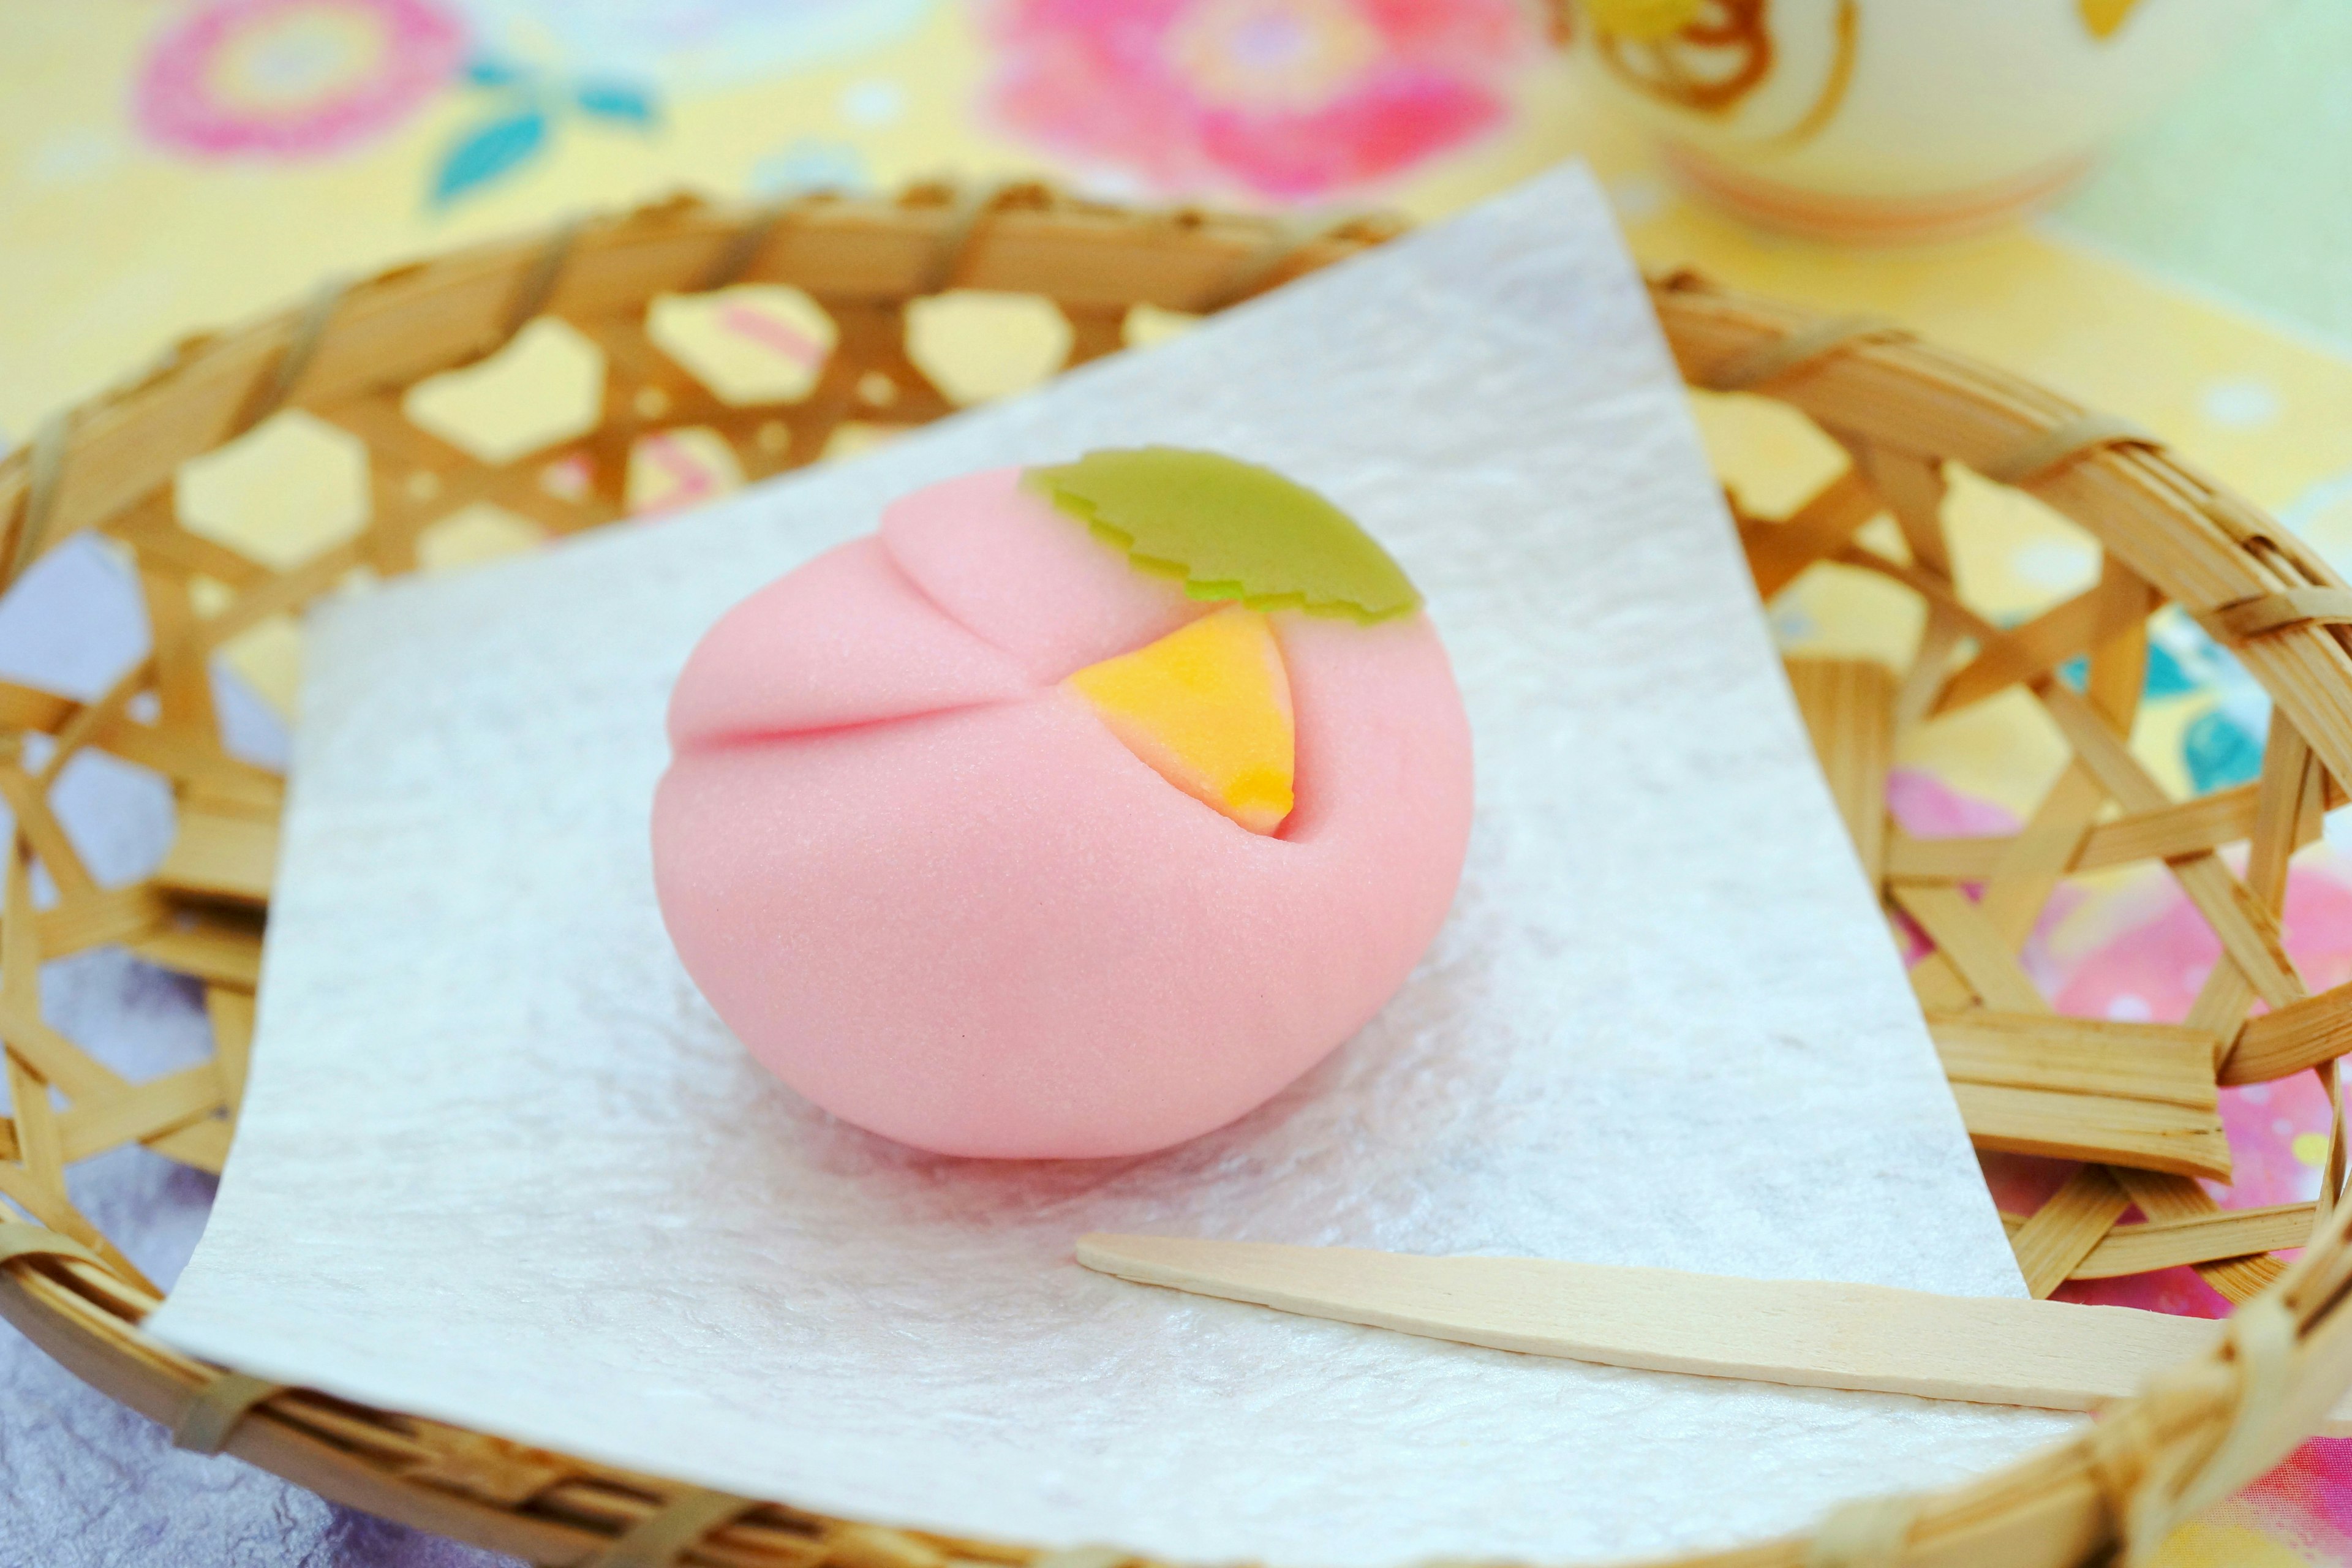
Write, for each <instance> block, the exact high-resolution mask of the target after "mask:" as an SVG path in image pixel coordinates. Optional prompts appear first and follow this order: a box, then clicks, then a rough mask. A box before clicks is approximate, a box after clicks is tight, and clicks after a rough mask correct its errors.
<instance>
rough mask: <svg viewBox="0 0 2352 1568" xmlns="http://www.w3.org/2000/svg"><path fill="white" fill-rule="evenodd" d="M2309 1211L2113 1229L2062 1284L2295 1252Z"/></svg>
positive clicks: (2283, 1207)
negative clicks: (2291, 1249)
mask: <svg viewBox="0 0 2352 1568" xmlns="http://www.w3.org/2000/svg"><path fill="white" fill-rule="evenodd" d="M2313 1209H2314V1205H2310V1204H2274V1205H2269V1206H2266V1207H2263V1208H2252V1209H2230V1210H2227V1211H2225V1212H2222V1213H2219V1214H2208V1215H2189V1216H2188V1217H2186V1218H2182V1219H2168V1220H2148V1221H2147V1222H2145V1223H2143V1224H2140V1225H2119V1226H2116V1227H2115V1228H2114V1229H2113V1230H2110V1231H2108V1232H2107V1234H2106V1235H2105V1237H2103V1238H2101V1240H2100V1242H2099V1245H2098V1246H2096V1247H2093V1248H2092V1249H2091V1251H2090V1255H2089V1256H2088V1257H2086V1258H2084V1259H2083V1261H2082V1262H2080V1263H2078V1264H2076V1265H2075V1266H2074V1273H2072V1274H2071V1275H2069V1276H2068V1278H2069V1279H2116V1278H2117V1277H2119V1276H2122V1275H2126V1274H2145V1273H2147V1272H2148V1271H2149V1270H2150V1269H2155V1268H2179V1266H2180V1265H2182V1264H2185V1263H2213V1262H2219V1261H2222V1260H2224V1259H2229V1258H2245V1257H2249V1256H2251V1255H2252V1254H2255V1253H2263V1252H2272V1251H2275V1250H2277V1249H2279V1248H2281V1247H2300V1246H2302V1245H2303V1243H2304V1241H2305V1239H2306V1238H2307V1237H2309V1236H2310V1235H2311V1220H2312V1214H2313Z"/></svg>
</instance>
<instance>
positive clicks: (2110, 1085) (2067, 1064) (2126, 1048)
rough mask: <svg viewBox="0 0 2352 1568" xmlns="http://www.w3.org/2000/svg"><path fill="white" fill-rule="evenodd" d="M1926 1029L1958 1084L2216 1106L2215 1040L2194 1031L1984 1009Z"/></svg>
mask: <svg viewBox="0 0 2352 1568" xmlns="http://www.w3.org/2000/svg"><path fill="white" fill-rule="evenodd" d="M1927 1032H1928V1033H1929V1034H1930V1035H1931V1036H1933V1037H1934V1038H1935V1042H1936V1050H1937V1055H1938V1056H1940V1057H1941V1058H1943V1063H1944V1071H1945V1073H1946V1074H1947V1075H1948V1077H1950V1078H1951V1079H1953V1081H1955V1082H1958V1083H1985V1084H2007V1085H2010V1086H2011V1087H2014V1088H2018V1089H2051V1090H2057V1091H2063V1092H2067V1093H2073V1094H2104V1095H2108V1096H2111V1097H2113V1098H2115V1099H2118V1100H2152V1101H2156V1102H2158V1103H2160V1104H2166V1105H2178V1106H2184V1107H2187V1108H2189V1109H2190V1110H2205V1111H2211V1110H2213V1109H2214V1106H2215V1104H2216V1103H2217V1102H2216V1099H2215V1094H2214V1084H2213V1052H2214V1047H2215V1044H2216V1042H2215V1038H2214V1037H2212V1036H2210V1035H2207V1034H2202V1033H2200V1032H2199V1031H2197V1030H2194V1029H2187V1028H2175V1027H2170V1026H2166V1025H2162V1024H2126V1023H2109V1022H2105V1021H2103V1020H2095V1019H2090V1018H2061V1017H2057V1016H2052V1015H2049V1014H2042V1013H1995V1012H1989V1011H1978V1012H1969V1013H1959V1014H1947V1015H1944V1016H1931V1017H1930V1018H1929V1019H1928V1020H1927ZM2215 1125H2216V1128H2217V1130H2218V1127H2219V1122H2218V1121H2217V1122H2216V1123H2215Z"/></svg>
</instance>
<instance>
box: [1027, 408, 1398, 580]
mask: <svg viewBox="0 0 2352 1568" xmlns="http://www.w3.org/2000/svg"><path fill="white" fill-rule="evenodd" d="M1026 480H1027V482H1028V484H1029V485H1030V486H1031V487H1032V488H1034V489H1036V490H1037V491H1038V492H1040V493H1041V494H1043V495H1044V496H1045V497H1046V499H1048V500H1051V501H1052V502H1053V503H1054V504H1055V506H1056V507H1059V508H1060V509H1061V510H1064V511H1066V512H1067V513H1069V514H1070V515H1071V516H1072V517H1075V518H1076V519H1077V520H1078V521H1081V522H1084V523H1085V524H1086V525H1087V527H1088V528H1089V529H1091V530H1092V531H1094V533H1095V535H1096V537H1097V538H1099V539H1102V540H1104V541H1106V542H1109V543H1111V544H1114V545H1116V546H1118V548H1119V549H1121V550H1124V551H1125V552H1127V554H1128V559H1129V560H1130V561H1132V562H1133V563H1135V564H1136V565H1137V566H1138V567H1140V568H1141V569H1142V570H1144V571H1146V572H1155V573H1160V574H1163V575H1166V576H1171V577H1176V578H1180V579H1181V580H1182V582H1183V584H1184V592H1185V593H1186V594H1188V595H1191V596H1192V597H1193V598H1195V599H1238V600H1240V601H1241V602H1242V603H1243V604H1244V605H1249V606H1250V608H1252V609H1254V610H1289V609H1297V610H1305V611H1307V612H1308V613H1309V614H1311V615H1318V616H1346V617H1348V618H1349V619H1351V620H1357V621H1362V622H1366V623H1368V624H1369V623H1370V622H1373V621H1384V620H1388V619H1390V618H1391V617H1393V616H1403V615H1409V614H1411V613H1412V611H1414V610H1416V609H1419V608H1420V607H1421V595H1420V593H1419V592H1418V591H1417V590H1415V589H1414V587H1413V585H1412V579H1411V578H1409V577H1407V576H1406V575H1405V574H1404V570H1403V568H1402V567H1400V566H1399V565H1398V564H1397V563H1395V562H1394V561H1393V560H1391V559H1390V556H1389V552H1387V551H1385V550H1382V549H1381V547H1380V545H1379V544H1377V543H1375V542H1373V540H1372V536H1371V535H1370V534H1369V533H1366V532H1365V531H1363V530H1362V529H1361V528H1360V527H1358V526H1357V524H1356V520H1355V519H1354V518H1351V517H1349V515H1348V514H1347V513H1346V512H1344V511H1341V510H1339V508H1338V507H1336V506H1333V505H1332V504H1331V503H1330V502H1329V501H1328V500H1324V499H1323V498H1322V497H1321V496H1318V495H1317V494H1316V493H1315V492H1314V491H1313V490H1310V489H1307V488H1306V487H1305V486H1303V485H1297V484H1293V483H1292V482H1291V481H1290V480H1288V479H1284V478H1283V477H1282V476H1281V475H1280V474H1277V473H1276V472H1275V471H1274V470H1273V469H1271V468H1259V467H1258V466H1257V465H1256V464H1255V463H1244V462H1242V461H1241V460H1240V459H1238V458H1227V457H1223V456H1222V455H1220V454H1218V453H1215V452H1192V451H1185V450H1182V449H1181V448H1179V447H1141V448H1139V449H1137V450H1132V451H1102V452H1089V453H1087V455H1086V456H1085V457H1083V458H1079V459H1078V460H1077V461H1076V462H1075V463H1064V464H1061V465H1058V466H1057V467H1054V468H1032V469H1030V470H1029V471H1028V474H1027V475H1026Z"/></svg>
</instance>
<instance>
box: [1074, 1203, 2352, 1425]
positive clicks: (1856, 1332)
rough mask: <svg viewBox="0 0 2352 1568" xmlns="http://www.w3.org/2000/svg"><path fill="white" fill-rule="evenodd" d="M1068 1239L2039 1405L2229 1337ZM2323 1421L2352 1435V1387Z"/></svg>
mask: <svg viewBox="0 0 2352 1568" xmlns="http://www.w3.org/2000/svg"><path fill="white" fill-rule="evenodd" d="M1076 1251H1077V1260H1078V1262H1079V1263H1080V1264H1082V1265H1084V1266H1085V1267H1087V1268H1091V1269H1094V1270H1096V1271H1097V1272H1098V1273H1103V1274H1109V1275H1113V1276H1116V1277H1117V1278H1118V1279H1126V1280H1129V1281H1132V1282H1134V1283H1136V1284H1139V1285H1155V1286H1161V1287H1166V1288H1169V1289H1178V1290H1184V1291H1188V1292H1191V1293H1192V1294H1195V1295H1202V1296H1213V1297H1221V1298H1223V1299H1224V1300H1231V1301H1240V1302H1244V1303H1248V1304H1251V1305H1255V1306H1261V1307H1271V1308H1274V1309H1276V1310H1280V1311H1286V1312H1296V1313H1299V1314H1302V1315H1304V1316H1307V1317H1315V1318H1328V1319H1333V1320H1336V1321H1340V1322H1349V1323H1360V1324H1362V1325H1364V1326H1366V1327H1368V1328H1377V1329H1388V1330H1392V1331H1397V1332H1401V1333H1408V1334H1416V1335H1420V1336H1423V1337H1424V1338H1429V1339H1438V1340H1451V1341H1454V1342H1458V1343H1462V1344H1470V1345H1480V1346H1484V1347H1486V1348H1487V1349H1489V1350H1501V1351H1515V1352H1520V1353H1522V1354H1528V1355H1538V1356H1553V1357H1559V1358H1561V1359H1565V1360H1570V1361H1581V1362H1592V1363H1601V1364H1602V1365H1607V1366H1623V1367H1636V1368H1642V1369H1644V1370H1647V1371H1652V1372H1675V1373H1696V1374H1698V1375H1701V1376H1707V1377H1727V1378H1735V1379H1740V1380H1743V1381H1748V1382H1756V1383H1777V1384H1789V1385H1793V1386H1797V1387H1813V1388H1843V1389H1852V1390H1856V1391H1860V1392H1868V1393H1878V1394H1913V1395H1916V1396H1921V1397H1925V1398H1929V1399H1948V1400H1961V1401H1966V1402H1969V1403H1973V1404H1985V1405H2030V1406H2037V1407H2039V1408H2042V1409H2045V1410H2095V1409H2097V1408H2098V1407H2099V1406H2100V1405H2104V1404H2105V1403H2107V1402H2108V1401H2110V1400H2115V1399H2120V1398H2125V1397H2127V1396H2129V1395H2130V1394H2134V1393H2136V1392H2137V1390H2138V1389H2139V1388H2140V1387H2141V1386H2142V1385H2143V1384H2145V1383H2146V1381H2147V1378H2148V1377H2149V1376H2150V1375H2152V1374H2154V1373H2158V1372H2160V1371H2163V1370H2164V1369H2166V1368H2168V1367H2170V1366H2175V1365H2179V1364H2180V1363H2185V1362H2187V1361H2189V1360H2190V1359H2191V1358H2192V1357H2194V1356H2196V1355H2199V1354H2200V1353H2203V1352H2208V1351H2210V1348H2211V1346H2212V1343H2213V1341H2214V1337H2215V1336H2216V1335H2218V1334H2219V1333H2220V1332H2221V1329H2220V1326H2219V1325H2218V1324H2215V1323H2212V1322H2210V1321H2206V1320H2204V1319H2200V1318H2179V1317H2173V1316H2170V1315H2168V1314H2166V1313H2162V1312H2145V1311H2138V1310H2132V1309H2128V1308H2121V1307H2089V1306H2071V1305H2068V1304H2066V1303H2064V1302H2060V1301H2035V1300H2025V1299H2023V1298H2011V1297H1963V1296H1942V1295H1937V1294H1935V1293H1933V1292H1929V1291H1924V1290H1904V1289H1893V1288H1890V1287H1886V1286H1880V1285H1851V1284H1841V1283H1837V1282H1835V1281H1831V1280H1817V1279H1739V1278H1734V1277H1730V1276H1722V1275H1711V1274H1691V1273H1685V1272H1683V1271H1680V1270H1675V1269H1666V1268H1628V1267H1622V1266H1617V1265H1609V1264H1592V1263H1575V1262H1570V1261H1566V1260H1561V1259H1549V1258H1486V1257H1465V1258H1433V1257H1419V1256H1411V1255H1404V1254H1396V1253H1384V1252H1374V1251H1369V1250H1364V1249H1360V1248H1354V1247H1286V1246H1281V1245H1277V1244H1274V1243H1267V1242H1237V1241H1213V1240H1209V1239H1206V1238H1203V1237H1172V1236H1122V1235H1111V1234H1104V1233H1095V1234H1090V1235H1087V1236H1082V1237H1079V1238H1078V1242H1077V1248H1076ZM2320 1430H2321V1433H2322V1435H2325V1436H2338V1435H2343V1434H2346V1433H2347V1432H2352V1397H2347V1399H2345V1400H2343V1401H2341V1402H2339V1404H2338V1405H2337V1407H2336V1409H2335V1410H2334V1411H2333V1412H2331V1414H2330V1416H2329V1418H2328V1419H2327V1420H2326V1423H2325V1424H2324V1425H2323V1426H2321V1428H2320Z"/></svg>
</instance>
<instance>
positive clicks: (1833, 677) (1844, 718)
mask: <svg viewBox="0 0 2352 1568" xmlns="http://www.w3.org/2000/svg"><path fill="white" fill-rule="evenodd" d="M1786 668H1787V669H1788V672H1789V686H1790V690H1791V691H1792V692H1794V693H1795V695H1796V699H1797V710H1798V712H1799V713H1801V714H1802V715H1803V717H1804V721H1805V728H1806V730H1807V731H1809V732H1810V733H1811V736H1812V742H1813V751H1814V752H1815V754H1816V755H1818V756H1819V757H1820V758H1821V762H1822V773H1823V774H1824V775H1825V776H1826V777H1827V779H1828V780H1829V786H1830V795H1831V798H1832V799H1833V800H1835V801H1836V802H1837V808H1838V815H1839V816H1843V818H1844V819H1845V826H1846V832H1847V833H1848V834H1849V835H1850V836H1851V837H1853V847H1854V853H1855V854H1856V855H1858V856H1859V857H1860V858H1861V859H1862V869H1863V875H1864V876H1865V877H1867V878H1868V879H1870V883H1871V885H1872V886H1873V887H1875V886H1877V885H1878V881H1879V879H1880V876H1881V866H1882V863H1883V862H1884V860H1885V843H1886V770H1887V767H1888V765H1889V764H1890V763H1892V762H1893V760H1894V751H1895V681H1894V678H1893V677H1892V676H1890V675H1889V674H1888V673H1887V671H1886V667H1885V665H1883V664H1880V663H1878V662H1876V661H1875V660H1873V659H1815V658H1792V659H1790V660H1789V661H1788V663H1787V666H1786Z"/></svg>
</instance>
